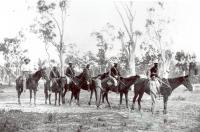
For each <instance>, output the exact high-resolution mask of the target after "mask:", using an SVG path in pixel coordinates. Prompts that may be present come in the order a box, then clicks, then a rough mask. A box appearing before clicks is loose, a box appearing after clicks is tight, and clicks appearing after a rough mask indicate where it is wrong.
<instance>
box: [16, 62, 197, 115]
mask: <svg viewBox="0 0 200 132" xmlns="http://www.w3.org/2000/svg"><path fill="white" fill-rule="evenodd" d="M29 62H30V59H25V60H24V64H23V66H22V73H23V74H22V76H21V77H19V78H17V80H16V89H17V91H18V102H19V104H20V95H21V93H22V92H23V90H24V91H25V90H26V89H27V88H28V89H29V90H30V102H31V98H32V91H33V92H34V103H35V102H36V91H37V86H38V81H39V79H40V78H41V77H44V78H45V79H46V82H47V81H48V82H49V86H48V87H49V89H51V88H52V87H55V86H54V85H56V87H57V86H61V85H59V84H61V82H62V81H63V80H64V84H65V85H66V84H67V86H68V87H69V86H73V87H71V88H69V89H70V90H71V91H72V93H73V91H74V90H75V89H76V91H77V93H78V94H77V95H76V97H77V98H76V97H75V98H76V99H77V102H79V94H80V89H84V90H88V91H91V95H90V101H89V103H88V104H90V102H91V98H92V93H93V91H95V96H96V104H98V105H97V107H99V105H100V100H101V97H102V99H104V97H105V98H106V101H107V103H108V105H109V106H110V103H109V101H108V91H113V92H116V93H120V105H121V103H122V96H123V94H125V98H126V107H128V91H129V89H130V87H131V86H132V85H133V84H134V97H133V104H132V109H134V104H135V101H136V99H137V98H138V106H139V110H140V108H141V105H140V102H141V98H142V96H143V94H144V92H145V93H147V94H149V95H150V96H151V98H152V111H153V106H154V104H155V99H156V97H157V96H159V95H163V102H164V113H166V109H167V100H168V97H169V96H170V95H171V93H172V91H173V90H174V89H175V88H177V87H178V86H180V85H184V86H185V87H186V88H187V89H188V90H189V91H192V90H193V87H192V85H191V82H190V77H191V76H190V74H191V73H192V72H194V71H195V69H196V70H197V68H196V63H195V62H192V63H190V65H189V74H188V75H183V76H180V77H176V78H160V77H159V76H158V75H159V73H158V71H159V67H158V62H154V65H153V66H152V67H151V68H150V69H149V70H148V72H147V76H148V78H140V76H138V75H135V76H130V77H126V78H124V77H122V76H121V74H120V71H119V69H118V63H114V65H113V66H112V67H111V68H110V70H109V71H108V72H106V73H103V74H99V75H97V76H96V77H91V75H90V64H87V65H86V66H85V68H84V69H83V71H82V73H81V74H79V75H75V70H74V66H73V63H72V62H69V66H68V67H67V68H66V70H65V72H64V75H65V76H64V77H62V76H61V75H60V73H59V71H58V68H57V67H55V66H54V67H53V68H52V70H51V71H50V74H49V76H47V75H46V72H45V69H43V68H41V69H39V70H38V71H37V72H35V73H34V74H30V69H29ZM196 72H197V71H195V73H192V74H194V75H195V74H197V73H196ZM60 80H62V81H60ZM27 85H28V86H27ZM62 86H63V85H62ZM57 88H58V87H57ZM61 89H62V88H61ZM52 91H53V90H52ZM61 91H62V90H61ZM97 91H98V92H97ZM59 92H60V91H59ZM62 92H63V91H62ZM66 92H67V91H66V89H65V92H64V94H63V93H61V94H62V95H65V93H66ZM97 94H98V95H97ZM99 95H100V96H99ZM60 96H61V95H60V93H59V102H60ZM97 97H99V98H98V99H97ZM45 98H46V95H45ZM72 98H73V97H72V94H71V100H72ZM56 99H57V93H56V92H55V102H56ZM71 100H70V103H71ZM97 100H98V101H97ZM102 101H103V100H102ZM97 102H98V103H97ZM45 103H46V100H45ZM55 104H56V103H55ZM59 104H60V103H59ZM78 104H79V103H78Z"/></svg>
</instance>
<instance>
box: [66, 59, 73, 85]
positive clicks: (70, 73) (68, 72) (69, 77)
mask: <svg viewBox="0 0 200 132" xmlns="http://www.w3.org/2000/svg"><path fill="white" fill-rule="evenodd" d="M65 75H66V77H67V84H69V83H70V82H71V81H73V82H75V81H74V77H75V71H74V68H73V66H72V62H69V67H67V69H66V71H65Z"/></svg>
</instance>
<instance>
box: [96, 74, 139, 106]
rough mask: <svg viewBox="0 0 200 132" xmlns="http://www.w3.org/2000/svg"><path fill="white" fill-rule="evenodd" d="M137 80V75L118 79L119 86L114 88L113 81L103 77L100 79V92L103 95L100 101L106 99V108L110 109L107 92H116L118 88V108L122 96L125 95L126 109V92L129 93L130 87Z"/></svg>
mask: <svg viewBox="0 0 200 132" xmlns="http://www.w3.org/2000/svg"><path fill="white" fill-rule="evenodd" d="M139 78H140V76H139V75H135V76H130V77H127V78H124V77H120V81H119V85H118V86H114V85H113V84H114V82H113V79H112V78H110V77H106V76H105V78H101V79H102V88H103V90H102V95H103V97H102V99H103V100H104V98H106V101H107V103H108V106H109V107H110V103H109V101H108V92H109V91H112V92H117V88H118V92H119V93H120V106H121V104H122V97H123V94H125V100H126V108H128V91H129V89H130V87H131V86H132V85H133V84H135V83H136V81H137V80H138V79H139ZM104 79H106V80H104ZM103 100H102V101H103ZM103 102H104V101H103ZM99 103H100V102H99Z"/></svg>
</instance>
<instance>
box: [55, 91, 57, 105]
mask: <svg viewBox="0 0 200 132" xmlns="http://www.w3.org/2000/svg"><path fill="white" fill-rule="evenodd" d="M56 103H57V92H55V105H56Z"/></svg>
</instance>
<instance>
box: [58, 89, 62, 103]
mask: <svg viewBox="0 0 200 132" xmlns="http://www.w3.org/2000/svg"><path fill="white" fill-rule="evenodd" d="M58 96H59V97H58V104H59V105H60V97H61V96H62V91H61V92H59V93H58Z"/></svg>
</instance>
